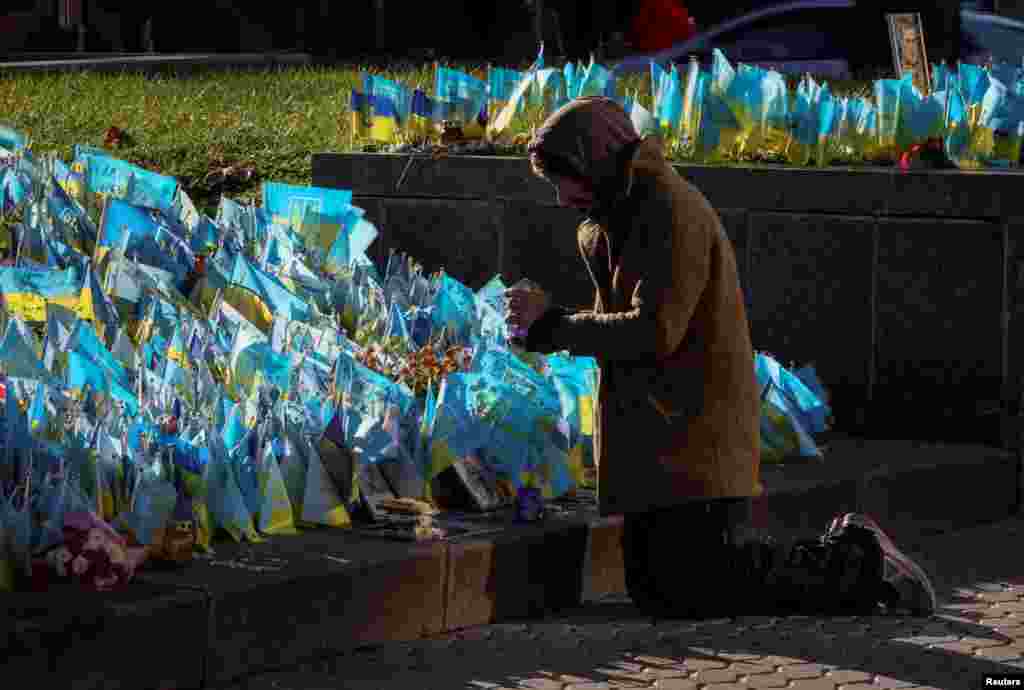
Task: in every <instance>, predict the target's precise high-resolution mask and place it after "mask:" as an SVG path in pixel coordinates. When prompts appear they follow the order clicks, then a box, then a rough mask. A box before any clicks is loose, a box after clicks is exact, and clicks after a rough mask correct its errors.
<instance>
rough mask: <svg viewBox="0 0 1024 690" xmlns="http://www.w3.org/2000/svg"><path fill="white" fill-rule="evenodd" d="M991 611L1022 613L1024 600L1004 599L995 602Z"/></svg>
mask: <svg viewBox="0 0 1024 690" xmlns="http://www.w3.org/2000/svg"><path fill="white" fill-rule="evenodd" d="M991 610H992V611H999V612H1000V613H1024V601H1019V600H1018V601H1004V602H999V603H997V604H995V606H993V607H992V609H991Z"/></svg>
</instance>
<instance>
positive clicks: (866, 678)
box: [825, 669, 872, 685]
mask: <svg viewBox="0 0 1024 690" xmlns="http://www.w3.org/2000/svg"><path fill="white" fill-rule="evenodd" d="M825 677H826V678H828V679H829V680H832V681H835V683H836V685H847V684H849V683H870V682H871V678H872V674H870V673H865V672H864V671H851V670H848V669H838V670H835V671H829V672H828V673H826V674H825Z"/></svg>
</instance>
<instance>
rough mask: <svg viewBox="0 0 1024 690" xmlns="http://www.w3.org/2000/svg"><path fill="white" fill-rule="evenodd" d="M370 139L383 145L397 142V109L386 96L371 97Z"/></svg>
mask: <svg viewBox="0 0 1024 690" xmlns="http://www.w3.org/2000/svg"><path fill="white" fill-rule="evenodd" d="M370 98H371V99H372V100H371V101H370V112H371V113H372V116H371V118H370V139H372V140H374V141H379V142H381V143H385V144H393V143H395V142H396V141H398V130H399V128H400V126H401V123H400V121H399V116H398V107H397V106H396V105H395V102H394V101H392V100H391V99H390V98H388V97H387V96H371V97H370Z"/></svg>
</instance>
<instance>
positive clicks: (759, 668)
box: [728, 662, 775, 676]
mask: <svg viewBox="0 0 1024 690" xmlns="http://www.w3.org/2000/svg"><path fill="white" fill-rule="evenodd" d="M728 670H730V671H735V672H736V673H738V674H739V675H741V676H756V675H759V674H762V673H775V666H772V665H769V664H757V663H750V662H739V663H733V664H732V665H730V666H729V669H728Z"/></svg>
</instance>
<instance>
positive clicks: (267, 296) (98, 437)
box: [0, 70, 824, 590]
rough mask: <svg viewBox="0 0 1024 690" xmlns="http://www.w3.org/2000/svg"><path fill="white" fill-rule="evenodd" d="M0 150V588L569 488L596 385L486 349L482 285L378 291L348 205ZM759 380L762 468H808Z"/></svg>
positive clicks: (582, 470)
mask: <svg viewBox="0 0 1024 690" xmlns="http://www.w3.org/2000/svg"><path fill="white" fill-rule="evenodd" d="M604 79H605V76H604V75H603V73H600V72H598V71H596V70H592V72H591V73H590V74H589V76H588V77H587V78H586V79H585V80H584V84H583V86H579V85H575V86H574V87H573V88H577V87H578V88H582V89H593V88H597V87H596V86H593V84H591V82H594V83H597V84H598V85H600V84H603V83H604V81H603V80H604ZM588 80H589V81H588ZM587 84H591V85H590V86H587ZM601 88H604V87H601ZM745 117H746V116H745ZM750 121H751V120H750V119H749V118H747V119H744V120H743V122H744V125H743V126H744V127H747V129H749V123H750ZM744 131H746V130H744ZM5 132H6V134H4V133H5ZM0 135H3V138H2V139H0V146H2V148H0V181H2V183H0V208H3V209H4V211H3V216H2V217H0V228H3V230H4V235H3V236H4V237H5V238H6V240H7V243H6V244H5V245H4V251H5V253H6V256H7V258H8V261H5V262H4V265H2V266H0V297H2V301H0V589H12V588H15V587H26V586H28V587H37V588H44V587H46V586H49V584H52V583H55V582H71V583H76V584H78V585H80V586H82V587H84V588H86V589H90V590H107V589H113V588H117V587H121V586H124V585H125V584H126V583H127V582H129V581H130V580H131V578H132V576H133V574H134V573H135V572H136V570H137V569H138V568H140V567H146V565H147V564H149V563H150V562H164V563H171V564H174V563H182V562H185V561H188V560H189V559H190V558H191V557H192V554H193V553H197V552H204V551H210V550H211V549H213V548H214V547H215V546H216V542H217V541H218V540H222V539H228V540H235V541H243V540H247V541H260V540H263V539H266V538H269V537H273V538H284V535H289V534H294V533H295V532H296V531H297V529H299V528H301V527H303V526H310V525H326V526H332V527H349V526H351V525H352V524H353V517H352V515H353V511H355V510H356V509H357V508H358V505H359V502H360V501H361V500H363V499H364V498H365V497H366V496H368V495H370V494H373V495H377V494H379V493H381V492H383V493H385V494H388V495H391V496H394V497H396V498H407V499H417V500H427V501H429V500H433V487H434V485H435V484H436V480H438V478H439V477H440V475H441V474H442V473H444V472H446V470H449V469H454V470H457V471H458V472H460V473H463V474H465V473H467V472H470V471H472V473H474V474H473V476H476V477H477V478H478V479H479V478H481V477H483V479H480V481H484V482H485V483H488V486H489V487H490V488H491V489H492V490H494V491H497V492H499V493H501V495H502V496H504V497H505V499H508V497H511V496H514V495H515V494H516V492H517V491H528V492H530V494H531V495H540V496H543V497H544V498H547V499H553V498H557V497H559V496H562V495H565V494H566V493H569V492H571V491H573V490H574V489H575V488H576V487H580V486H585V485H592V483H593V481H594V456H593V444H592V440H593V434H594V426H595V421H594V401H595V398H596V390H597V363H596V361H595V360H593V359H591V358H585V357H572V356H569V355H568V354H567V353H557V354H553V355H549V356H542V355H537V354H533V353H527V352H523V351H522V350H521V349H519V348H517V347H516V346H515V345H514V344H513V343H512V342H510V338H509V333H508V332H507V327H506V323H505V315H506V304H505V297H504V293H505V289H506V285H505V284H504V283H503V281H502V279H501V277H500V276H496V277H494V278H493V279H492V280H490V281H489V282H488V283H487V284H485V285H484V286H483V287H481V288H480V289H479V290H477V291H474V290H472V289H470V288H469V287H468V286H466V285H464V284H462V283H460V282H459V281H458V280H456V279H455V278H454V277H452V276H450V275H447V274H446V273H444V272H443V271H438V272H435V273H427V272H425V271H424V269H423V267H422V266H421V265H419V264H418V263H417V262H415V261H414V260H413V259H412V258H410V257H408V256H405V255H402V254H397V253H394V252H392V253H391V255H390V256H389V258H388V260H387V262H386V264H385V265H384V267H383V271H380V270H379V269H378V267H377V266H376V265H375V264H374V263H373V262H372V261H371V260H370V259H369V258H368V256H367V253H366V252H367V250H368V249H369V247H370V246H371V245H372V243H373V242H374V240H375V238H376V237H377V234H378V233H377V229H376V228H375V227H374V226H373V224H372V223H370V222H369V221H368V220H367V219H366V217H365V213H364V212H363V211H362V209H359V208H357V207H355V206H353V205H352V194H351V192H350V191H346V190H334V189H319V188H314V187H295V186H290V185H283V184H277V183H266V184H265V185H264V187H263V194H262V203H260V204H259V205H257V204H242V203H239V202H236V201H234V200H232V199H229V198H227V197H223V198H222V199H221V201H220V206H219V208H218V210H217V213H216V217H213V218H211V217H208V216H206V215H205V214H202V213H199V212H198V211H197V210H196V207H195V205H194V204H193V203H192V202H191V200H190V199H189V198H188V196H187V194H186V193H185V191H184V190H183V189H182V188H181V186H180V185H178V184H177V182H176V180H174V179H173V178H169V177H165V176H162V175H159V174H157V173H154V172H151V171H145V170H142V169H141V168H138V167H136V166H134V165H132V164H130V163H128V162H126V161H122V160H118V159H115V158H112V157H110V156H109V155H107V154H106V153H104V152H102V151H99V150H96V149H86V148H79V149H78V150H76V152H75V157H74V159H73V161H72V162H71V163H70V164H66V163H65V162H63V161H61V160H60V159H59V158H56V157H53V156H48V155H36V154H35V153H33V152H32V151H31V150H30V149H29V148H28V147H27V146H26V144H25V139H24V137H21V135H18V134H17V133H16V132H8V130H4V129H0ZM751 136H752V135H751ZM8 146H9V147H10V148H8ZM759 361H760V360H759ZM762 373H763V376H765V377H767V378H766V379H765V380H766V381H769V382H770V384H771V386H772V387H771V391H770V392H769V393H768V394H767V395H766V398H765V419H766V420H767V421H766V422H765V426H764V430H765V434H764V439H763V444H764V445H765V448H766V449H767V450H769V451H770V452H768V453H766V458H767V459H768V460H772V459H780V460H781V459H786V458H791V457H798V456H804V457H818V456H820V453H819V452H818V451H817V448H816V447H815V446H814V445H813V441H811V440H810V435H811V434H813V433H816V432H818V431H820V430H821V429H822V428H824V422H823V417H822V416H821V414H820V412H821V409H822V406H823V405H824V403H823V402H822V401H821V397H820V396H821V395H822V393H820V392H818V393H814V392H812V390H813V389H809V388H808V386H809V385H810V384H806V385H804V386H803V387H801V386H800V385H799V380H802V379H798V378H796V377H795V375H791V374H790V373H789V372H788V370H786V369H784V368H782V367H780V366H775V367H774V368H772V367H768V368H765V369H764V372H762V371H761V365H760V364H759V370H758V375H759V377H762ZM812 374H813V371H812ZM794 439H795V440H794ZM345 458H349V459H350V462H351V464H352V467H347V466H346V464H345ZM374 472H376V473H377V474H376V475H374V474H373V473H374ZM373 476H377V477H378V478H381V480H382V481H383V482H384V483H383V484H382V485H380V486H378V485H377V484H374V483H373V482H372V481H371V478H372V477H373ZM460 476H461V475H460ZM465 476H467V477H468V476H469V475H468V474H467V475H465ZM374 492H377V493H376V494H375V493H374ZM505 499H503V502H504V503H505V504H506V505H510V502H509V501H508V500H505Z"/></svg>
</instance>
